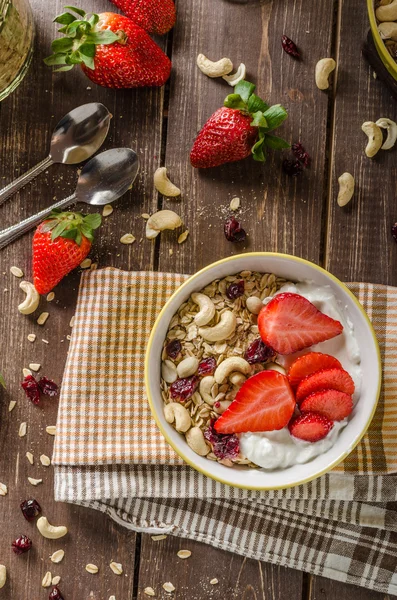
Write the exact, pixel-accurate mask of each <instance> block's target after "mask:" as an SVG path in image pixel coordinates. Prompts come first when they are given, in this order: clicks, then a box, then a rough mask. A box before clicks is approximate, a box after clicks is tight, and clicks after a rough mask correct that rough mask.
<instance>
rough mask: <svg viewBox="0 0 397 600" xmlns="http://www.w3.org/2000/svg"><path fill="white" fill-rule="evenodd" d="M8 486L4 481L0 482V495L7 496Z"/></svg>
mask: <svg viewBox="0 0 397 600" xmlns="http://www.w3.org/2000/svg"><path fill="white" fill-rule="evenodd" d="M7 494H8V488H7V486H6V484H5V483H0V496H7Z"/></svg>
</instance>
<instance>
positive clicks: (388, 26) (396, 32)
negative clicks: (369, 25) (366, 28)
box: [378, 22, 397, 41]
mask: <svg viewBox="0 0 397 600" xmlns="http://www.w3.org/2000/svg"><path fill="white" fill-rule="evenodd" d="M378 31H379V33H380V37H381V38H382V39H383V40H394V41H397V23H387V22H385V23H379V25H378Z"/></svg>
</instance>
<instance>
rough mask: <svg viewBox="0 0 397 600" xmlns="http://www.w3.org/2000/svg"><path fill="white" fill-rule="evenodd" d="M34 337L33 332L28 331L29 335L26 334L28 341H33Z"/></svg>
mask: <svg viewBox="0 0 397 600" xmlns="http://www.w3.org/2000/svg"><path fill="white" fill-rule="evenodd" d="M35 339H36V334H35V333H29V335H28V340H29V342H34V341H35Z"/></svg>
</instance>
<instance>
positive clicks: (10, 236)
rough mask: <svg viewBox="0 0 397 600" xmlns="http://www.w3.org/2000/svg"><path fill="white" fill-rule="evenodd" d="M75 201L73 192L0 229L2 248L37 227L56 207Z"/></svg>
mask: <svg viewBox="0 0 397 600" xmlns="http://www.w3.org/2000/svg"><path fill="white" fill-rule="evenodd" d="M75 201H76V195H75V194H72V195H71V196H69V197H68V198H64V199H63V200H60V201H59V202H57V203H56V204H53V205H52V206H49V207H48V208H45V209H44V210H42V211H40V212H39V213H37V214H35V215H32V216H31V217H29V218H27V219H25V220H24V221H21V222H20V223H18V224H17V225H12V226H11V227H7V229H3V231H0V249H1V248H5V246H8V244H10V243H11V242H13V241H14V240H16V239H17V238H19V237H20V236H21V235H23V234H24V233H27V232H28V231H30V230H31V229H33V227H35V226H36V225H38V224H39V223H41V221H43V220H44V219H45V218H46V217H48V216H49V215H50V214H51V212H52V211H53V210H54V209H55V208H58V209H62V208H66V207H67V206H69V205H70V204H72V203H73V202H75Z"/></svg>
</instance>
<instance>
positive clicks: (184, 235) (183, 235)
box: [178, 229, 189, 244]
mask: <svg viewBox="0 0 397 600" xmlns="http://www.w3.org/2000/svg"><path fill="white" fill-rule="evenodd" d="M188 235H189V230H188V229H186V231H184V232H183V233H181V235H180V236H179V238H178V244H183V242H185V241H186V240H187V238H188Z"/></svg>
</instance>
